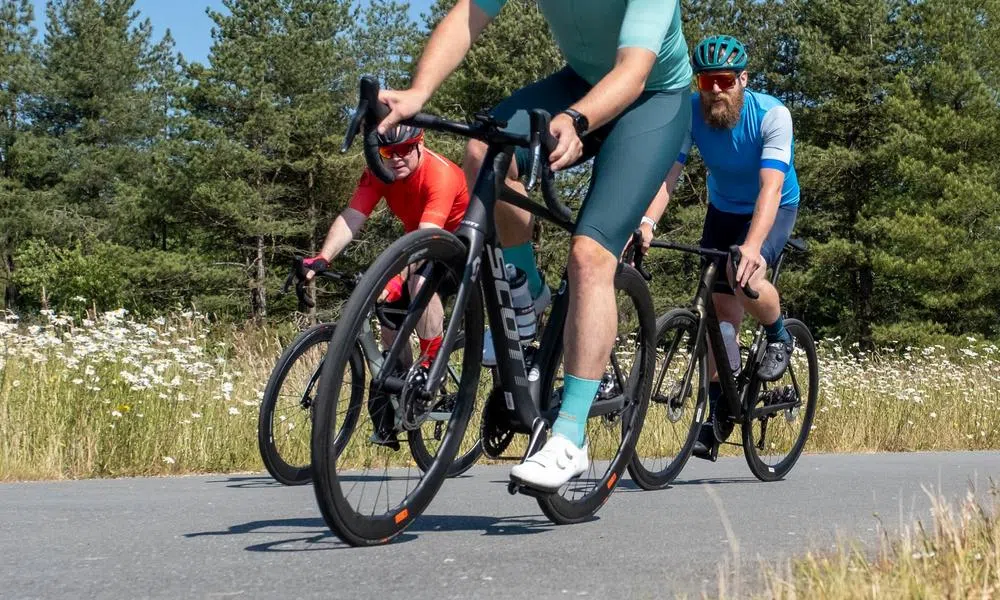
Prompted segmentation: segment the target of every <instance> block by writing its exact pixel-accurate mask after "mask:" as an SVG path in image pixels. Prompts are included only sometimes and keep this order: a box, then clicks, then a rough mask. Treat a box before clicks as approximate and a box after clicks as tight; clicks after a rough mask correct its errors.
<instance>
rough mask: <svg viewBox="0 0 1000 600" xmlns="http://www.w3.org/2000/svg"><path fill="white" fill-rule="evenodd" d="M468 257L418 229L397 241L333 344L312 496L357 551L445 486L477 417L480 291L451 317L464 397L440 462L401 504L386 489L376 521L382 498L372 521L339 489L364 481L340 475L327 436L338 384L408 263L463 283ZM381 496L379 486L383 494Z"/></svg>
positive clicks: (435, 233)
mask: <svg viewBox="0 0 1000 600" xmlns="http://www.w3.org/2000/svg"><path fill="white" fill-rule="evenodd" d="M466 253H467V251H466V247H465V245H464V244H462V242H461V241H459V240H458V238H456V237H455V236H454V235H453V234H451V233H448V232H443V231H441V230H437V229H420V230H417V231H413V232H411V233H408V234H406V235H404V236H403V237H401V238H399V239H398V240H396V241H395V242H394V243H393V244H392V245H390V246H389V247H388V248H387V249H386V250H385V251H383V252H382V254H381V255H380V256H379V257H378V259H376V260H375V262H374V263H373V264H372V266H371V267H370V268H369V269H368V271H367V272H366V273H365V275H364V277H362V279H361V281H360V282H359V283H358V285H357V287H356V288H355V290H354V292H353V293H352V294H351V297H350V299H349V300H348V301H347V304H346V305H345V307H344V309H343V312H342V316H341V319H340V321H339V323H338V326H337V330H336V332H335V333H334V335H333V338H332V339H331V342H330V346H329V350H328V353H327V357H326V359H325V361H324V365H323V371H322V374H321V376H320V387H319V389H320V392H321V393H320V395H319V398H318V402H317V404H316V420H315V426H314V427H313V435H312V459H313V461H312V463H313V468H312V474H313V489H314V492H315V495H316V501H317V504H318V505H319V508H320V512H321V513H322V515H323V519H324V521H325V522H326V524H327V526H329V527H330V529H331V531H333V533H334V534H335V535H337V537H338V538H340V539H341V540H342V541H344V542H345V543H347V544H350V545H352V546H373V545H379V544H385V543H388V542H390V541H391V540H392V539H394V538H395V537H396V536H398V535H399V534H401V533H402V532H403V531H404V530H406V528H407V527H409V526H410V524H412V523H413V521H414V519H415V518H416V517H417V516H419V515H420V514H421V513H422V512H423V511H424V509H426V507H427V505H428V504H430V502H431V500H432V499H433V498H434V496H435V494H437V492H438V490H439V489H440V487H441V484H442V483H443V482H444V480H445V477H446V475H447V472H448V468H449V467H450V465H451V461H452V460H453V459H454V457H455V454H456V453H457V451H458V447H459V443H460V441H461V439H462V437H463V435H464V433H465V429H466V427H467V426H468V423H469V417H470V416H471V413H472V402H471V401H469V399H470V398H471V397H474V396H475V393H476V388H477V386H478V383H479V368H478V367H479V365H480V362H481V356H482V345H483V320H482V319H483V312H482V300H481V295H480V294H479V286H473V287H472V288H471V290H470V291H471V292H472V295H471V296H470V298H469V302H468V304H467V305H466V307H465V308H464V312H463V313H461V314H459V315H453V316H452V318H456V317H457V318H464V322H463V329H464V331H465V352H464V354H463V364H462V367H463V368H462V377H461V381H460V384H459V396H458V398H457V401H456V407H455V410H454V411H453V413H452V419H451V420H450V421H449V423H448V430H447V432H446V434H445V436H444V439H443V441H442V443H441V447H440V449H439V451H438V454H437V456H436V457H435V460H434V461H433V463H432V464H431V465H430V468H429V469H428V470H427V471H426V472H423V473H422V474H421V478H420V480H419V482H418V483H417V484H416V485H415V487H414V488H413V489H412V490H411V489H410V487H409V485H407V487H406V495H405V497H404V498H403V500H402V501H400V502H398V503H396V504H393V503H392V501H391V500H390V499H389V496H388V489H387V493H386V503H385V504H386V509H385V512H384V513H383V514H379V515H376V514H375V510H376V508H378V507H379V506H381V504H379V498H380V496H378V495H376V504H378V506H376V507H373V509H372V514H371V515H367V514H361V513H360V512H358V511H357V510H355V509H354V507H353V506H352V505H351V504H350V503H349V501H348V499H347V497H346V496H345V494H344V490H343V489H342V488H341V481H342V480H343V482H344V484H345V485H348V484H349V483H350V479H351V478H352V477H353V479H354V480H355V481H356V480H358V479H362V478H363V477H358V476H351V475H350V474H349V473H350V471H349V470H348V469H346V467H345V469H344V470H343V471H342V470H341V469H339V468H338V464H337V461H338V458H340V456H339V455H338V453H337V452H336V451H335V448H334V444H332V443H331V438H332V436H331V435H330V434H329V432H330V431H332V430H333V426H334V425H335V418H336V408H337V404H338V402H339V401H340V398H339V395H340V394H339V392H340V384H341V382H342V380H343V376H344V369H345V367H346V366H347V362H348V360H349V356H350V354H349V353H350V350H349V348H351V347H352V346H353V344H354V341H355V339H356V338H357V336H358V334H359V332H360V330H361V328H362V326H363V324H364V322H365V320H366V319H367V318H368V317H369V315H370V313H371V307H372V306H374V304H375V302H376V299H377V298H378V295H379V294H380V293H381V292H382V290H383V289H384V287H385V285H386V283H388V281H389V279H390V278H391V277H393V276H395V275H396V274H397V273H399V272H400V271H401V270H403V268H404V267H405V266H406V265H408V264H411V263H410V261H411V260H412V261H413V262H414V263H415V262H417V261H425V262H426V261H432V262H435V263H440V264H442V265H444V266H445V268H447V269H449V270H450V271H451V272H453V273H455V274H457V276H459V277H460V276H461V274H462V273H463V272H464V271H465V258H466ZM356 429H358V428H356ZM384 473H385V475H386V482H388V481H390V478H389V475H388V467H386V469H385V471H384ZM366 482H367V481H366ZM352 489H353V488H352ZM381 490H382V487H381V484H380V487H379V493H381ZM349 494H350V491H349V492H348V495H349ZM362 494H363V492H362Z"/></svg>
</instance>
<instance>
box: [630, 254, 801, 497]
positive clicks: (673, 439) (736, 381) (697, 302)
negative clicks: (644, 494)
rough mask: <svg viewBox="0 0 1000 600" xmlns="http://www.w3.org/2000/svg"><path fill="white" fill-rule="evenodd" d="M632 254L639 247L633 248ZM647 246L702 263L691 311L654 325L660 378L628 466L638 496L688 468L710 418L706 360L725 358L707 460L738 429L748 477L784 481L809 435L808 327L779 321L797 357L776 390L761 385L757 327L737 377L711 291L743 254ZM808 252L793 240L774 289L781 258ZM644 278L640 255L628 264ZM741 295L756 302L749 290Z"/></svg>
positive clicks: (762, 347)
mask: <svg viewBox="0 0 1000 600" xmlns="http://www.w3.org/2000/svg"><path fill="white" fill-rule="evenodd" d="M633 247H634V248H637V247H638V246H637V244H633ZM650 248H668V249H673V250H678V251H682V252H687V253H691V254H696V255H699V256H701V257H702V258H703V260H702V268H701V276H700V281H699V284H698V289H697V292H696V293H695V296H694V300H693V301H692V303H691V306H690V308H677V309H674V310H671V311H669V312H667V313H666V314H664V315H662V316H661V317H659V319H657V324H656V344H657V352H658V356H657V370H658V373H657V375H656V380H655V383H654V385H653V391H652V395H651V399H650V410H649V414H648V415H647V417H646V420H647V423H646V425H645V426H644V428H643V433H644V435H643V437H641V438H640V440H639V445H638V450H637V452H636V453H635V456H634V457H633V459H632V461H631V463H630V464H629V474H630V475H631V476H632V479H634V480H635V481H636V483H637V484H638V485H639V486H640V487H642V488H643V489H647V490H651V489H661V488H664V487H666V486H667V485H668V484H669V483H670V482H671V481H673V479H674V478H675V477H677V475H678V474H679V473H680V472H681V469H683V468H684V465H685V463H686V462H687V460H688V458H689V457H690V455H691V451H692V449H693V447H694V443H695V441H696V440H697V437H698V432H699V429H700V427H701V424H702V422H704V421H705V419H706V418H707V417H708V410H707V408H708V352H709V351H711V352H712V355H713V356H716V357H724V358H723V359H722V360H717V361H716V365H717V370H718V375H719V382H720V383H721V385H722V396H721V398H720V399H719V402H718V406H717V407H716V415H715V419H714V420H713V424H714V427H713V430H714V432H715V438H716V442H717V443H716V444H714V446H713V448H712V454H711V460H713V461H714V460H716V458H717V456H718V448H719V444H722V443H726V440H727V439H728V437H729V435H730V434H731V433H732V430H733V428H734V427H735V425H737V424H738V425H740V428H741V433H742V447H743V453H744V456H745V457H746V461H747V465H748V466H749V467H750V471H751V472H753V474H754V475H755V476H756V477H757V478H758V479H760V480H762V481H774V480H777V479H781V478H782V477H784V476H785V475H786V474H788V472H789V471H790V470H791V469H792V467H793V466H794V465H795V462H796V461H797V460H798V458H799V456H800V455H801V453H802V449H803V447H804V446H805V443H806V440H807V438H808V436H809V431H810V428H811V427H812V421H813V416H814V413H815V411H816V399H817V395H818V392H819V365H818V361H817V358H816V345H815V342H814V341H813V337H812V334H811V333H810V332H809V328H808V327H806V325H805V324H804V323H803V322H802V321H799V320H797V319H785V329H786V330H787V331H788V332H789V333H790V334H791V336H792V339H793V342H794V351H793V353H792V357H791V361H790V363H789V366H788V369H787V370H786V371H785V373H784V374H783V375H782V378H781V379H779V380H778V381H775V382H765V381H761V380H760V379H759V378H758V377H757V368H758V367H759V365H760V363H761V361H762V360H763V358H764V350H765V347H766V336H765V334H764V328H763V327H761V326H759V325H758V327H757V329H756V332H755V334H754V336H753V341H752V342H751V343H750V345H749V346H748V347H741V352H740V355H741V360H740V362H741V364H742V368H738V369H735V370H734V369H733V368H732V367H731V366H730V364H729V360H728V359H727V358H725V357H727V353H726V348H725V345H724V342H723V336H722V332H721V330H720V329H719V320H718V318H717V316H716V313H715V307H714V304H713V303H712V292H713V290H715V289H716V282H717V281H718V280H719V278H720V277H726V276H727V275H726V263H727V261H728V262H729V263H730V265H731V267H732V273H736V267H737V265H738V263H739V260H740V258H741V257H740V249H739V246H732V247H731V248H730V249H729V251H728V252H723V251H719V250H713V249H710V248H700V247H696V246H688V245H684V244H676V243H671V242H666V241H662V240H653V241H652V242H651V244H650ZM789 250H794V251H798V252H805V251H806V244H805V242H804V241H802V240H799V239H791V240H789V241H788V243H787V244H786V245H785V248H784V249H783V250H782V252H781V254H780V255H779V258H778V260H777V263H776V264H775V266H774V269H773V270H772V274H771V278H770V281H771V283H773V284H777V281H778V275H779V273H780V272H781V265H782V263H783V261H784V258H785V254H786V252H787V251H789ZM634 262H635V264H636V267H637V269H638V270H639V271H640V273H642V274H643V276H644V277H646V278H647V280H648V278H650V277H651V276H650V275H649V273H647V272H646V271H645V269H643V267H642V256H641V253H639V254H637V255H636V256H635V257H634ZM743 293H744V294H746V295H747V297H749V298H751V299H755V298H757V297H758V294H757V292H756V291H755V290H753V289H752V288H750V287H749V286H744V287H743Z"/></svg>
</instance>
